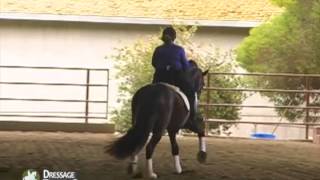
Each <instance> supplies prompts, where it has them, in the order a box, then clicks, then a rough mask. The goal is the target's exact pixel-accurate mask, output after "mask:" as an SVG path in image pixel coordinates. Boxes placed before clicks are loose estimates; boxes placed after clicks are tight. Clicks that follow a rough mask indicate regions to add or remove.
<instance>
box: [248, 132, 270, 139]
mask: <svg viewBox="0 0 320 180" xmlns="http://www.w3.org/2000/svg"><path fill="white" fill-rule="evenodd" d="M251 138H253V139H268V140H274V139H276V136H275V135H274V134H270V133H253V134H251Z"/></svg>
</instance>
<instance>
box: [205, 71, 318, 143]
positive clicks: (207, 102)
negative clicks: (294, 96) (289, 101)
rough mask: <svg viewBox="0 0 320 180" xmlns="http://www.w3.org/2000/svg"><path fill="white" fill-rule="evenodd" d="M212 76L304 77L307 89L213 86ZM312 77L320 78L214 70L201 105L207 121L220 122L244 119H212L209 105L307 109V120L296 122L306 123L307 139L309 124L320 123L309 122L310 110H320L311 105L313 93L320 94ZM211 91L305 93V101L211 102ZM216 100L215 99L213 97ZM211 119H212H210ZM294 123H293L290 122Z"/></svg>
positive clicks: (302, 76) (304, 85) (308, 75)
mask: <svg viewBox="0 0 320 180" xmlns="http://www.w3.org/2000/svg"><path fill="white" fill-rule="evenodd" d="M211 76H257V77H283V78H304V79H305V84H303V87H305V89H303V90H301V89H263V88H224V87H212V86H211V84H210V79H211ZM311 78H320V75H319V74H290V73H220V72H214V73H209V74H208V75H207V84H206V87H205V88H204V90H205V91H207V92H206V94H207V95H206V97H207V99H206V100H204V102H205V103H204V102H202V103H200V106H202V107H204V110H205V117H206V119H207V121H206V122H220V123H242V121H236V122H235V121H228V120H221V121H219V120H217V119H215V120H214V121H212V118H211V117H209V112H210V110H209V107H233V108H273V109H277V108H278V109H279V108H280V109H302V110H305V114H306V115H305V116H304V117H305V122H304V123H298V124H297V123H296V124H295V125H304V126H305V127H306V137H305V138H306V139H308V136H309V135H308V133H309V126H312V125H320V124H316V123H313V124H312V123H309V121H310V117H311V116H310V110H320V106H315V105H311V103H310V96H311V94H320V90H312V89H311V87H310V79H311ZM211 91H223V92H268V93H299V94H304V96H305V103H304V105H303V106H292V105H282V106H280V105H242V104H232V103H210V94H211V93H210V92H211ZM213 100H214V99H213ZM210 119H211V120H210ZM246 123H251V124H265V123H266V122H263V123H261V122H251V121H249V122H246ZM270 124H286V123H279V122H278V123H272V122H270ZM288 124H293V123H288ZM206 129H207V127H206Z"/></svg>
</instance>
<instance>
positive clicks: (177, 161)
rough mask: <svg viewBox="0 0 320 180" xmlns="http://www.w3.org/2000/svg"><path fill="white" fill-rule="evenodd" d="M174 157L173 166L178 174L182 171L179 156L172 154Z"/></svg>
mask: <svg viewBox="0 0 320 180" xmlns="http://www.w3.org/2000/svg"><path fill="white" fill-rule="evenodd" d="M173 158H174V167H175V168H176V172H177V173H178V174H180V173H181V172H182V168H181V164H180V157H179V155H175V156H173Z"/></svg>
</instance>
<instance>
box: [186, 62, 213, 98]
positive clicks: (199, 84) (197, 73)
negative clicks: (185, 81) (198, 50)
mask: <svg viewBox="0 0 320 180" xmlns="http://www.w3.org/2000/svg"><path fill="white" fill-rule="evenodd" d="M189 64H190V66H191V68H190V70H189V72H188V76H189V83H190V84H191V85H192V90H193V92H196V93H197V95H198V98H199V97H200V94H201V91H202V89H203V87H204V77H205V76H206V75H207V74H208V72H209V70H206V71H204V72H203V71H202V70H201V69H200V68H199V66H198V65H197V63H196V62H195V61H193V60H190V61H189Z"/></svg>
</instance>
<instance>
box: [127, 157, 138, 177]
mask: <svg viewBox="0 0 320 180" xmlns="http://www.w3.org/2000/svg"><path fill="white" fill-rule="evenodd" d="M138 159H139V156H138V154H133V155H132V156H131V157H130V162H129V166H128V174H129V175H131V176H132V177H139V176H141V174H140V173H139V170H138Z"/></svg>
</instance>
